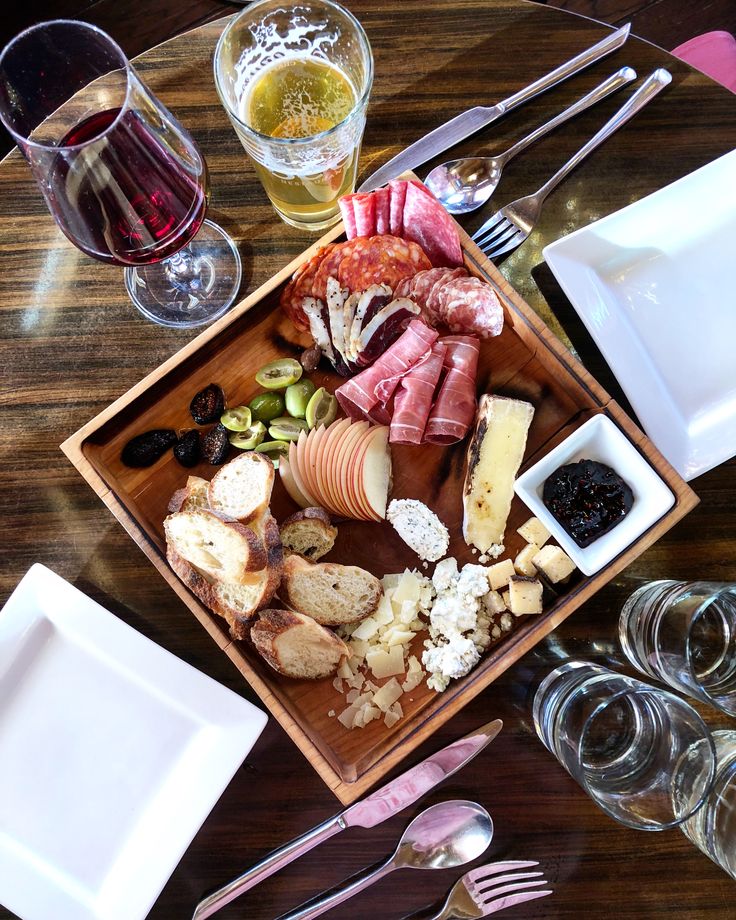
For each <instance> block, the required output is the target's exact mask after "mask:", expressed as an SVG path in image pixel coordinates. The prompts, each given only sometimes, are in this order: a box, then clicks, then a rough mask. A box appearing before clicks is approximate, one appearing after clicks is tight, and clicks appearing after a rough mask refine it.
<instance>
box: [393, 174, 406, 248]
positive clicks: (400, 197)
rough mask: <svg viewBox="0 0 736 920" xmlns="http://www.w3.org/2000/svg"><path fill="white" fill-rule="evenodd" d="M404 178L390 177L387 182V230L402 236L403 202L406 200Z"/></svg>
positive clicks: (394, 234)
mask: <svg viewBox="0 0 736 920" xmlns="http://www.w3.org/2000/svg"><path fill="white" fill-rule="evenodd" d="M407 184H408V183H407V181H406V179H392V180H391V181H390V182H389V184H388V188H389V232H390V233H391V234H393V236H402V234H403V232H404V202H405V201H406V186H407Z"/></svg>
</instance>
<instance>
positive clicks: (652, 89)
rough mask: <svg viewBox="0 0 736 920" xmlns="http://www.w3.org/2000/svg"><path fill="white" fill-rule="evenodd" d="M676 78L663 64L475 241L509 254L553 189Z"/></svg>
mask: <svg viewBox="0 0 736 920" xmlns="http://www.w3.org/2000/svg"><path fill="white" fill-rule="evenodd" d="M671 82H672V77H671V75H670V73H669V72H668V71H666V70H664V69H662V68H659V69H657V70H655V71H654V72H653V73H652V74H650V75H649V76H648V77H647V79H646V80H645V81H644V82H643V83H642V85H641V86H640V87H639V89H638V90H637V91H636V92H635V93H634V94H633V95H632V96H630V97H629V99H628V100H627V101H626V102H625V103H624V105H623V106H621V108H620V109H619V110H618V112H616V114H615V115H614V116H613V117H612V118H610V119H609V121H607V122H606V123H605V125H603V127H602V128H601V129H600V131H598V133H597V134H595V135H594V136H593V137H592V138H591V139H590V140H589V141H588V142H587V144H584V145H583V146H582V147H581V148H580V150H578V152H577V153H576V154H575V155H574V156H572V157H570V159H569V160H568V161H567V163H565V165H564V166H563V167H562V168H561V169H559V170H558V171H557V172H556V173H555V174H554V175H553V176H552V178H551V179H548V180H547V182H545V184H544V185H543V186H542V187H541V188H540V189H538V190H537V191H536V192H534V194H532V195H527V196H526V197H525V198H518V199H517V200H516V201H512V202H511V203H510V204H507V205H506V206H505V207H503V208H501V210H500V211H497V212H496V213H495V214H494V215H493V217H491V218H489V219H488V220H487V221H486V222H485V223H484V224H483V225H482V226H481V227H479V228H478V230H477V231H476V232H475V233H474V234H473V241H474V242H475V243H477V244H478V246H479V247H480V249H481V250H482V251H483V253H484V254H485V255H487V256H488V258H489V259H495V258H498V257H499V256H502V255H505V254H506V253H508V252H511V251H512V250H513V249H516V247H517V246H520V245H521V244H522V243H523V242H524V240H526V238H527V237H528V236H529V234H530V233H531V232H532V230H533V229H534V227H535V226H536V224H537V222H538V220H539V216H540V214H541V211H542V205H543V204H544V201H545V199H546V198H547V196H548V195H549V193H550V192H551V191H552V190H553V189H554V188H556V187H557V185H559V183H560V182H562V180H563V179H564V178H565V177H566V176H567V175H568V174H569V173H570V172H572V170H573V169H574V168H575V167H576V166H577V165H578V164H579V163H581V162H582V161H583V160H584V159H585V157H587V156H588V154H589V153H591V152H592V151H593V150H595V148H596V147H598V146H599V145H600V144H602V143H603V141H605V140H607V138H609V137H610V136H611V135H612V134H613V133H614V131H618V129H619V128H620V127H621V126H622V125H624V124H625V123H626V122H627V121H628V120H629V119H630V118H632V117H633V116H634V115H636V113H637V112H638V111H639V110H640V109H642V108H644V106H645V105H647V103H649V102H651V100H652V99H653V98H654V97H655V96H656V95H657V93H659V92H661V91H662V90H663V89H664V88H665V86H667V85H668V84H669V83H671Z"/></svg>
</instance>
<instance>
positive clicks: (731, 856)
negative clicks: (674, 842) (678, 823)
mask: <svg viewBox="0 0 736 920" xmlns="http://www.w3.org/2000/svg"><path fill="white" fill-rule="evenodd" d="M713 741H714V743H715V747H716V778H715V781H714V783H713V788H712V790H711V793H710V795H709V796H708V798H707V799H706V802H705V805H703V807H702V808H701V809H699V810H698V811H697V812H696V813H695V814H694V815H693V817H692V818H690V819H689V820H687V821H686V822H685V823H684V824H683V825H682V831H683V833H684V834H685V836H686V837H687V838H688V840H690V841H691V842H692V843H694V844H695V846H696V847H698V849H700V850H702V851H703V853H705V855H706V856H709V857H710V858H711V859H712V860H713V862H714V863H716V864H717V865H719V866H720V867H721V869H724V870H725V871H726V872H728V874H729V875H730V876H731V877H732V878H736V732H734V731H717V732H713Z"/></svg>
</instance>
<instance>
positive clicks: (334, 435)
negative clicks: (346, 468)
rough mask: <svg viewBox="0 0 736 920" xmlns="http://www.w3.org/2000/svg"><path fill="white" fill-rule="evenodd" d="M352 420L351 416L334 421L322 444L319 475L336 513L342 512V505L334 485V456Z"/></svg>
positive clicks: (325, 495)
mask: <svg viewBox="0 0 736 920" xmlns="http://www.w3.org/2000/svg"><path fill="white" fill-rule="evenodd" d="M350 422H351V420H350V419H349V418H343V419H340V420H339V421H337V422H333V423H332V425H330V427H329V428H328V429H327V434H326V436H325V437H324V438H323V440H322V443H321V445H320V456H319V475H320V478H321V482H322V492H323V493H324V497H325V501H326V502H329V503H330V505H331V507H332V510H333V511H334V512H335V513H336V514H339V513H340V510H339V509H340V506H339V504H338V502H337V497H336V494H335V490H334V489H333V487H332V471H333V465H334V456H335V454H336V451H337V449H338V447H339V445H340V443H341V442H342V436H343V434H344V433H345V432H346V431H347V430H348V428H350Z"/></svg>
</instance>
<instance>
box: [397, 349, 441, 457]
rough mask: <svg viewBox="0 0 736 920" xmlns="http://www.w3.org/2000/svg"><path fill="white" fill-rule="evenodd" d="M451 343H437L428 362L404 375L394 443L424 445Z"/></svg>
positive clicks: (398, 397)
mask: <svg viewBox="0 0 736 920" xmlns="http://www.w3.org/2000/svg"><path fill="white" fill-rule="evenodd" d="M446 351H447V346H446V345H443V344H442V342H441V341H439V342H435V343H434V345H433V346H432V352H431V354H430V355H429V357H428V358H427V360H426V361H423V362H422V363H421V364H417V365H416V366H415V367H413V368H412V369H411V370H410V371H409V372H408V373H407V374H406V375H405V376H404V377H402V378H401V383H400V385H399V387H398V389H397V390H396V393H395V395H394V412H393V418H392V419H391V433H390V435H389V440H390V441H391V443H392V444H421V443H422V436H423V434H424V428H425V426H426V424H427V419H428V417H429V413H430V409H431V408H432V397H433V396H434V391H435V388H436V387H437V383H438V381H439V379H440V374H441V373H442V368H443V365H444V359H445V352H446Z"/></svg>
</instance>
